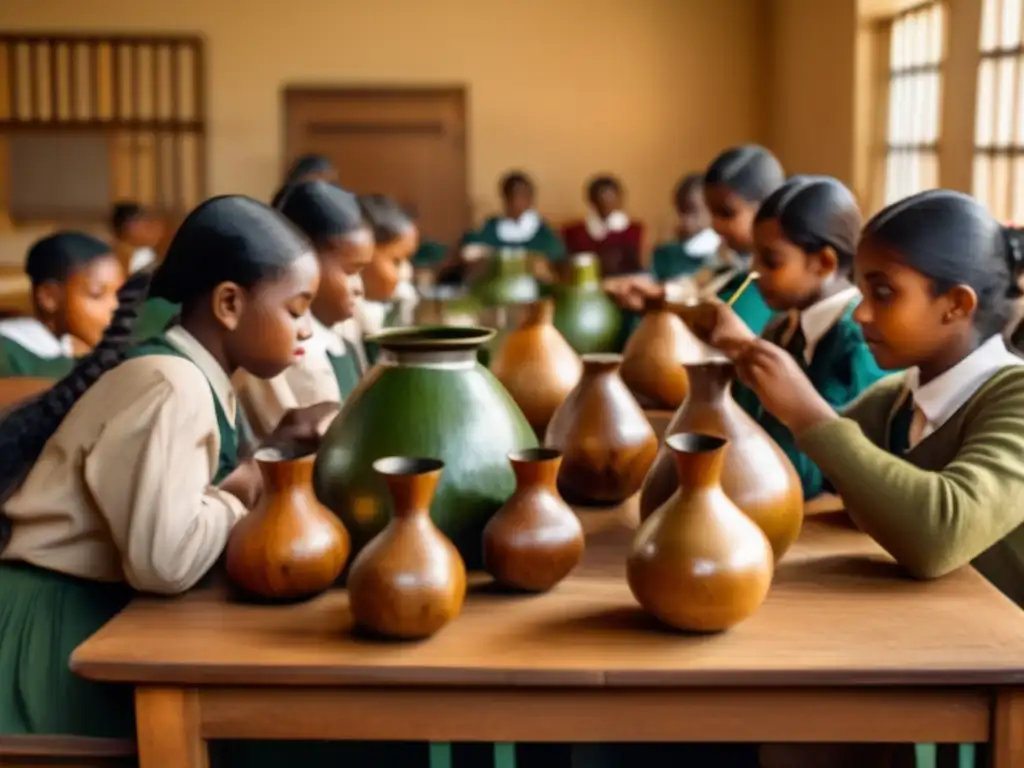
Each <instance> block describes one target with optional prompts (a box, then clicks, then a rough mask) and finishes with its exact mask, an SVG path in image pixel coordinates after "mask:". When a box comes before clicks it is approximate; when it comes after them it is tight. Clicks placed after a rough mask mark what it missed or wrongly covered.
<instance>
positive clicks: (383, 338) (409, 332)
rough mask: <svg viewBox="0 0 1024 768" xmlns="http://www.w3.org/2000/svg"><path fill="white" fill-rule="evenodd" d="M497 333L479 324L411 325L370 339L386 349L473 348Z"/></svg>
mask: <svg viewBox="0 0 1024 768" xmlns="http://www.w3.org/2000/svg"><path fill="white" fill-rule="evenodd" d="M495 334H497V331H496V330H495V329H494V328H485V327H483V326H480V325H409V326H402V327H401V328H388V329H386V330H384V331H381V332H380V333H376V334H374V335H372V336H368V337H367V341H371V342H373V343H375V344H379V345H380V346H381V347H383V348H384V349H396V350H423V351H429V350H444V349H452V350H455V349H473V348H474V347H479V346H480V345H482V344H486V343H487V342H488V341H490V340H491V339H493V338H494V336H495Z"/></svg>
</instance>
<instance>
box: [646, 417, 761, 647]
mask: <svg viewBox="0 0 1024 768" xmlns="http://www.w3.org/2000/svg"><path fill="white" fill-rule="evenodd" d="M665 443H666V446H667V447H668V449H669V450H670V451H671V452H672V454H673V461H674V464H675V470H676V472H677V480H678V487H677V489H676V491H675V492H674V493H673V494H672V495H671V496H670V497H669V498H668V500H667V501H666V502H665V503H664V504H662V505H661V506H660V507H658V508H657V509H656V510H655V511H654V512H653V514H651V515H650V516H649V517H648V518H647V519H646V520H645V521H644V522H643V524H642V525H641V526H640V529H639V530H638V531H637V534H636V537H635V539H634V540H633V546H632V547H631V549H630V553H629V557H628V560H627V563H626V579H627V581H628V583H629V588H630V591H632V593H633V596H634V597H635V598H636V599H637V602H638V603H640V605H641V607H643V609H644V610H645V611H647V612H648V613H650V614H652V615H653V616H655V617H657V618H658V619H660V620H661V621H662V622H664V623H665V624H668V625H669V626H671V627H675V628H676V629H683V630H691V631H696V632H715V631H720V630H723V629H728V628H729V627H731V626H733V625H734V624H737V623H739V622H740V621H743V619H745V618H747V617H748V616H750V615H751V614H752V613H754V611H756V610H757V608H758V607H759V606H760V605H761V603H762V602H764V599H765V597H766V596H767V594H768V589H769V587H770V586H771V581H772V573H773V568H774V566H773V555H772V549H771V545H770V544H769V543H768V539H767V538H766V537H765V535H764V533H763V532H762V531H761V529H760V528H758V527H757V526H756V525H755V524H754V522H753V521H752V520H751V519H750V518H749V517H747V516H746V515H745V514H744V513H743V512H741V511H740V509H739V507H737V506H736V505H735V504H734V503H733V502H732V501H730V499H729V497H728V496H727V495H726V494H725V492H724V491H723V490H722V486H721V483H720V477H721V473H722V466H723V459H724V458H725V457H726V455H727V454H728V450H729V449H728V441H726V440H723V439H722V438H718V437H712V436H709V435H699V434H690V433H682V434H676V435H673V436H672V437H669V438H668V439H667V440H666V441H665Z"/></svg>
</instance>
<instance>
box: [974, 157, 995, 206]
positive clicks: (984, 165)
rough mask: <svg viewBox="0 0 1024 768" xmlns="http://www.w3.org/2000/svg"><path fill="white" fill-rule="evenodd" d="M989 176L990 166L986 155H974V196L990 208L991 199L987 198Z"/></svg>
mask: <svg viewBox="0 0 1024 768" xmlns="http://www.w3.org/2000/svg"><path fill="white" fill-rule="evenodd" d="M990 178H991V168H990V163H989V159H988V156H987V155H975V156H974V196H975V197H976V198H978V201H979V202H980V203H981V204H982V205H985V206H988V207H990V208H991V201H990V200H989V199H988V190H989V184H990Z"/></svg>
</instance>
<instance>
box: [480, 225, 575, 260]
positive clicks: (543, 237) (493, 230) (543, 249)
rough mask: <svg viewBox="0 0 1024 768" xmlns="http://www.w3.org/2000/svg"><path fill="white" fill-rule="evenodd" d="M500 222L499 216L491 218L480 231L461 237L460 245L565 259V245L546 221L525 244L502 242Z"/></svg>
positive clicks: (550, 258) (552, 258)
mask: <svg viewBox="0 0 1024 768" xmlns="http://www.w3.org/2000/svg"><path fill="white" fill-rule="evenodd" d="M501 220H502V217H500V216H492V217H491V218H489V219H487V221H485V222H484V224H483V226H482V227H480V229H478V230H475V231H470V232H467V233H466V234H465V235H463V237H462V245H486V246H489V247H491V248H522V249H524V250H526V251H529V252H530V253H541V254H543V255H544V256H546V257H547V258H548V260H549V261H562V260H563V259H565V245H564V244H563V243H562V240H561V238H559V237H558V235H557V234H555V231H554V230H553V229H551V227H550V226H548V223H547V222H546V221H543V220H541V222H540V226H539V227H538V228H537V231H536V232H535V233H534V234H533V237H531V238H530V239H529V240H526V241H525V242H511V241H509V240H503V239H502V238H501V236H500V235H499V234H498V223H499V222H500V221H501Z"/></svg>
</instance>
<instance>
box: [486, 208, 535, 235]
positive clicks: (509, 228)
mask: <svg viewBox="0 0 1024 768" xmlns="http://www.w3.org/2000/svg"><path fill="white" fill-rule="evenodd" d="M538 229H540V215H539V214H538V213H537V212H536V211H535V210H533V209H532V208H531V209H530V210H528V211H524V212H523V214H522V215H521V216H520V217H519V218H518V219H510V218H507V217H502V218H500V219H498V224H497V226H496V231H497V233H498V239H499V240H501V241H502V242H503V243H528V242H530V241H531V240H533V236H534V235H536V234H537V230H538Z"/></svg>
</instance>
